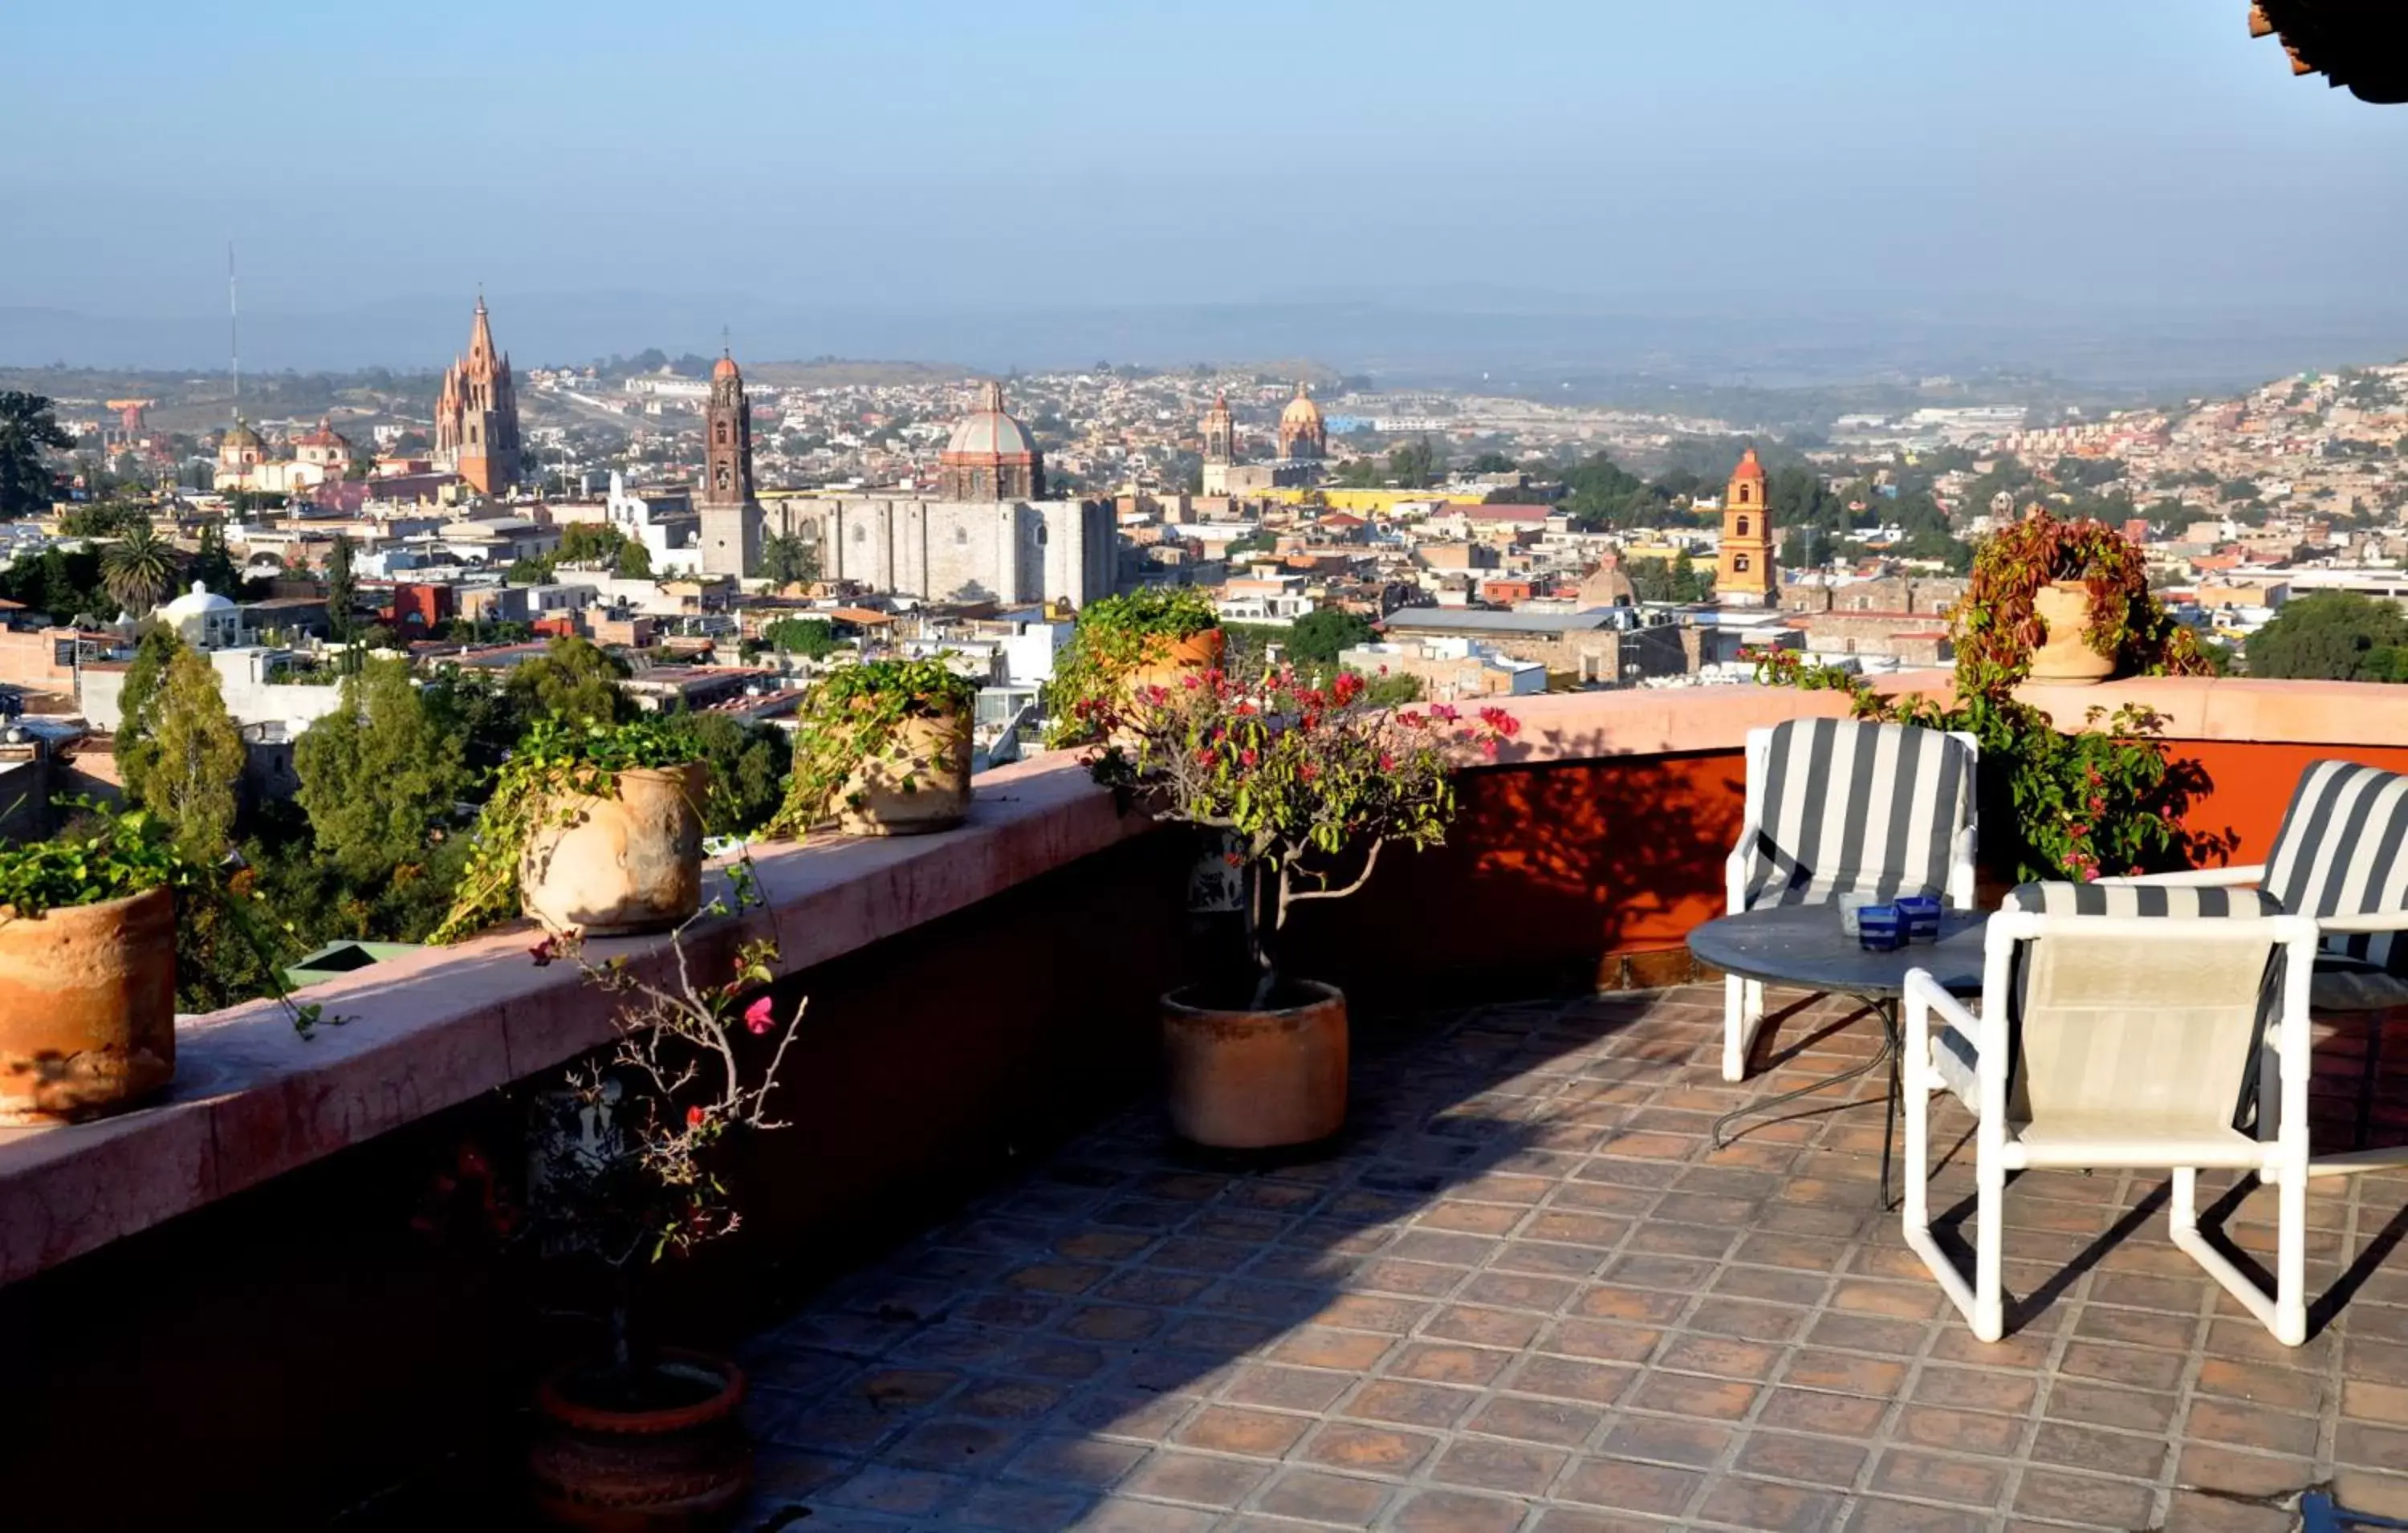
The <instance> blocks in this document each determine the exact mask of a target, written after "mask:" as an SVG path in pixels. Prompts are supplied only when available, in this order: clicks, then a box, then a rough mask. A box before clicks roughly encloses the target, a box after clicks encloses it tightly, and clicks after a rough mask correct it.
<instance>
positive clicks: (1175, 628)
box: [1044, 586, 1226, 748]
mask: <svg viewBox="0 0 2408 1533" xmlns="http://www.w3.org/2000/svg"><path fill="white" fill-rule="evenodd" d="M1225 645H1226V636H1225V635H1224V634H1223V633H1222V631H1221V614H1220V611H1219V609H1217V608H1215V607H1214V606H1213V605H1212V597H1211V594H1210V593H1209V592H1206V591H1203V590H1200V589H1198V588H1197V587H1195V586H1150V587H1147V588H1146V589H1144V590H1140V591H1132V592H1130V593H1129V594H1128V595H1125V596H1106V597H1103V598H1101V599H1100V600H1097V601H1095V602H1091V603H1089V604H1088V606H1087V609H1086V610H1085V611H1082V612H1081V613H1080V614H1079V621H1078V626H1077V627H1076V628H1075V629H1074V630H1073V631H1072V633H1071V635H1070V642H1069V644H1068V646H1067V647H1066V648H1064V650H1063V651H1062V652H1061V654H1059V655H1058V656H1056V657H1055V659H1054V680H1053V681H1050V682H1048V683H1047V684H1046V687H1045V695H1044V698H1045V712H1046V717H1047V719H1048V721H1049V723H1048V725H1047V739H1046V743H1047V744H1048V745H1050V746H1054V747H1055V748H1061V747H1065V746H1077V745H1085V744H1088V743H1091V742H1093V741H1094V740H1096V739H1097V738H1101V731H1100V730H1099V729H1098V727H1097V716H1098V715H1099V713H1100V712H1101V711H1102V710H1103V709H1108V708H1112V707H1116V706H1118V705H1120V704H1122V703H1124V702H1125V701H1126V700H1127V699H1128V697H1129V696H1130V695H1131V694H1132V692H1133V691H1134V690H1135V689H1136V688H1139V687H1143V686H1151V685H1155V684H1161V685H1165V686H1169V685H1175V684H1176V683H1177V682H1178V681H1179V679H1180V678H1181V677H1182V676H1183V675H1187V674H1190V673H1201V672H1204V671H1207V670H1211V669H1212V668H1213V667H1215V666H1219V665H1220V664H1221V656H1222V653H1223V651H1224V648H1225Z"/></svg>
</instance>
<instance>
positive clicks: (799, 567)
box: [761, 532, 820, 587]
mask: <svg viewBox="0 0 2408 1533" xmlns="http://www.w3.org/2000/svg"><path fill="white" fill-rule="evenodd" d="M761 574H762V576H763V578H764V579H766V580H768V581H769V583H770V584H772V585H776V586H781V587H783V586H789V585H796V584H803V583H808V582H810V581H812V580H818V579H819V578H820V551H819V545H818V544H816V543H813V542H810V541H809V540H807V539H805V538H803V537H799V536H797V535H796V534H794V533H786V532H773V533H771V534H769V535H768V536H767V537H764V538H762V539H761Z"/></svg>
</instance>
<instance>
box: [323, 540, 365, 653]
mask: <svg viewBox="0 0 2408 1533" xmlns="http://www.w3.org/2000/svg"><path fill="white" fill-rule="evenodd" d="M326 631H327V633H328V634H329V635H331V636H332V637H333V638H334V640H335V642H336V643H337V644H349V643H350V642H351V640H352V639H353V638H356V637H357V636H358V633H359V582H358V581H357V580H354V579H353V578H352V576H351V539H350V538H348V537H343V536H342V535H341V534H339V533H337V535H336V537H335V546H334V547H333V548H331V549H329V550H327V551H326Z"/></svg>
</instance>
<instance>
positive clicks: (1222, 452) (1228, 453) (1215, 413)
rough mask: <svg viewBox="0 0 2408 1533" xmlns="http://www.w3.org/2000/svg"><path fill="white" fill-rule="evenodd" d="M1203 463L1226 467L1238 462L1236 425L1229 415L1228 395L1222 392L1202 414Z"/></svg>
mask: <svg viewBox="0 0 2408 1533" xmlns="http://www.w3.org/2000/svg"><path fill="white" fill-rule="evenodd" d="M1202 426H1203V430H1204V461H1205V462H1206V463H1209V464H1219V465H1221V466H1225V467H1226V466H1228V465H1230V464H1233V463H1235V462H1237V461H1238V423H1237V421H1236V420H1235V419H1234V418H1232V417H1231V416H1230V414H1229V395H1228V394H1226V392H1224V393H1222V394H1217V395H1215V396H1214V397H1213V400H1212V408H1211V409H1208V410H1206V411H1205V412H1204V420H1203V422H1202Z"/></svg>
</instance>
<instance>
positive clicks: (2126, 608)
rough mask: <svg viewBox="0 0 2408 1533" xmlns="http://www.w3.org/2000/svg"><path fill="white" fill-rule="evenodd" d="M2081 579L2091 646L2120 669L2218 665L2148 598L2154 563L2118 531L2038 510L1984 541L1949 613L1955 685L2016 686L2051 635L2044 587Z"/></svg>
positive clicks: (2168, 670) (2174, 670) (2160, 672)
mask: <svg viewBox="0 0 2408 1533" xmlns="http://www.w3.org/2000/svg"><path fill="white" fill-rule="evenodd" d="M2057 580H2078V581H2080V582H2082V584H2083V585H2084V586H2085V588H2087V590H2088V592H2089V595H2090V633H2089V636H2088V638H2089V643H2090V647H2091V648H2092V649H2094V650H2096V651H2097V652H2099V653H2100V654H2101V655H2103V656H2105V657H2107V658H2108V659H2111V660H2113V661H2114V662H2115V666H2116V668H2117V670H2119V671H2123V672H2128V673H2135V674H2140V675H2147V676H2197V675H2201V674H2204V673H2206V672H2207V671H2209V670H2211V669H2213V668H2214V667H2213V666H2211V665H2210V664H2209V663H2208V660H2207V658H2206V656H2204V655H2203V654H2201V653H2200V648H2199V640H2198V638H2197V637H2196V636H2195V635H2193V634H2192V632H2191V631H2190V630H2189V629H2188V628H2186V627H2185V626H2183V624H2181V623H2178V622H2176V621H2175V620H2174V618H2173V616H2172V614H2171V613H2169V612H2168V611H2167V610H2166V607H2165V603H2163V602H2161V601H2159V600H2157V597H2156V596H2155V595H2151V594H2150V591H2149V571H2148V565H2147V563H2146V561H2145V560H2143V558H2142V555H2141V551H2140V550H2139V549H2138V548H2136V547H2135V546H2133V543H2132V540H2131V539H2130V538H2128V537H2125V536H2124V534H2123V533H2122V531H2121V530H2119V529H2117V528H2114V527H2110V526H2109V525H2107V524H2106V523H2103V522H2098V521H2094V520H2091V519H2089V518H2087V517H2085V518H2083V519H2081V520H2079V521H2060V520H2058V519H2057V517H2055V516H2052V515H2051V514H2049V512H2048V511H2047V510H2045V509H2042V508H2041V507H2038V506H2034V507H2032V508H2031V509H2029V510H2028V511H2026V512H2025V513H2024V515H2023V516H2022V517H2021V518H2020V519H2018V520H2016V521H2014V522H2012V523H2008V524H2007V525H2005V526H2003V527H2000V528H1999V529H1998V530H1997V531H1995V532H1993V533H1991V534H1990V535H1989V536H1988V537H1985V538H1984V539H1982V542H1981V545H1980V547H1978V548H1977V549H1975V550H1974V552H1973V571H1972V578H1971V580H1970V581H1968V583H1967V585H1966V589H1965V595H1964V598H1963V599H1962V600H1960V601H1959V602H1958V603H1957V607H1956V609H1955V611H1954V612H1953V613H1952V614H1951V615H1950V621H1949V637H1950V638H1951V640H1952V642H1953V643H1954V644H1955V646H1956V650H1957V685H1958V688H1959V690H1963V689H1964V688H1965V687H1966V685H1967V683H1968V682H1969V681H1971V682H1972V683H1973V684H1974V687H1975V690H1979V691H1985V692H1995V691H1999V690H2002V689H2004V688H2007V687H2012V686H2014V685H2015V684H2016V683H2017V682H2019V681H2023V680H2024V678H2025V677H2026V676H2028V675H2029V674H2030V672H2031V659H2032V652H2033V651H2034V650H2035V649H2037V648H2038V647H2039V646H2040V645H2041V644H2042V641H2043V640H2044V639H2045V638H2046V637H2047V635H2046V633H2045V631H2044V629H2045V625H2044V624H2043V623H2042V622H2041V620H2040V617H2039V614H2038V612H2037V611H2036V610H2035V608H2034V602H2035V598H2036V597H2037V596H2038V595H2039V593H2040V590H2041V588H2042V586H2045V585H2048V584H2051V583H2053V582H2055V581H2057Z"/></svg>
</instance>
